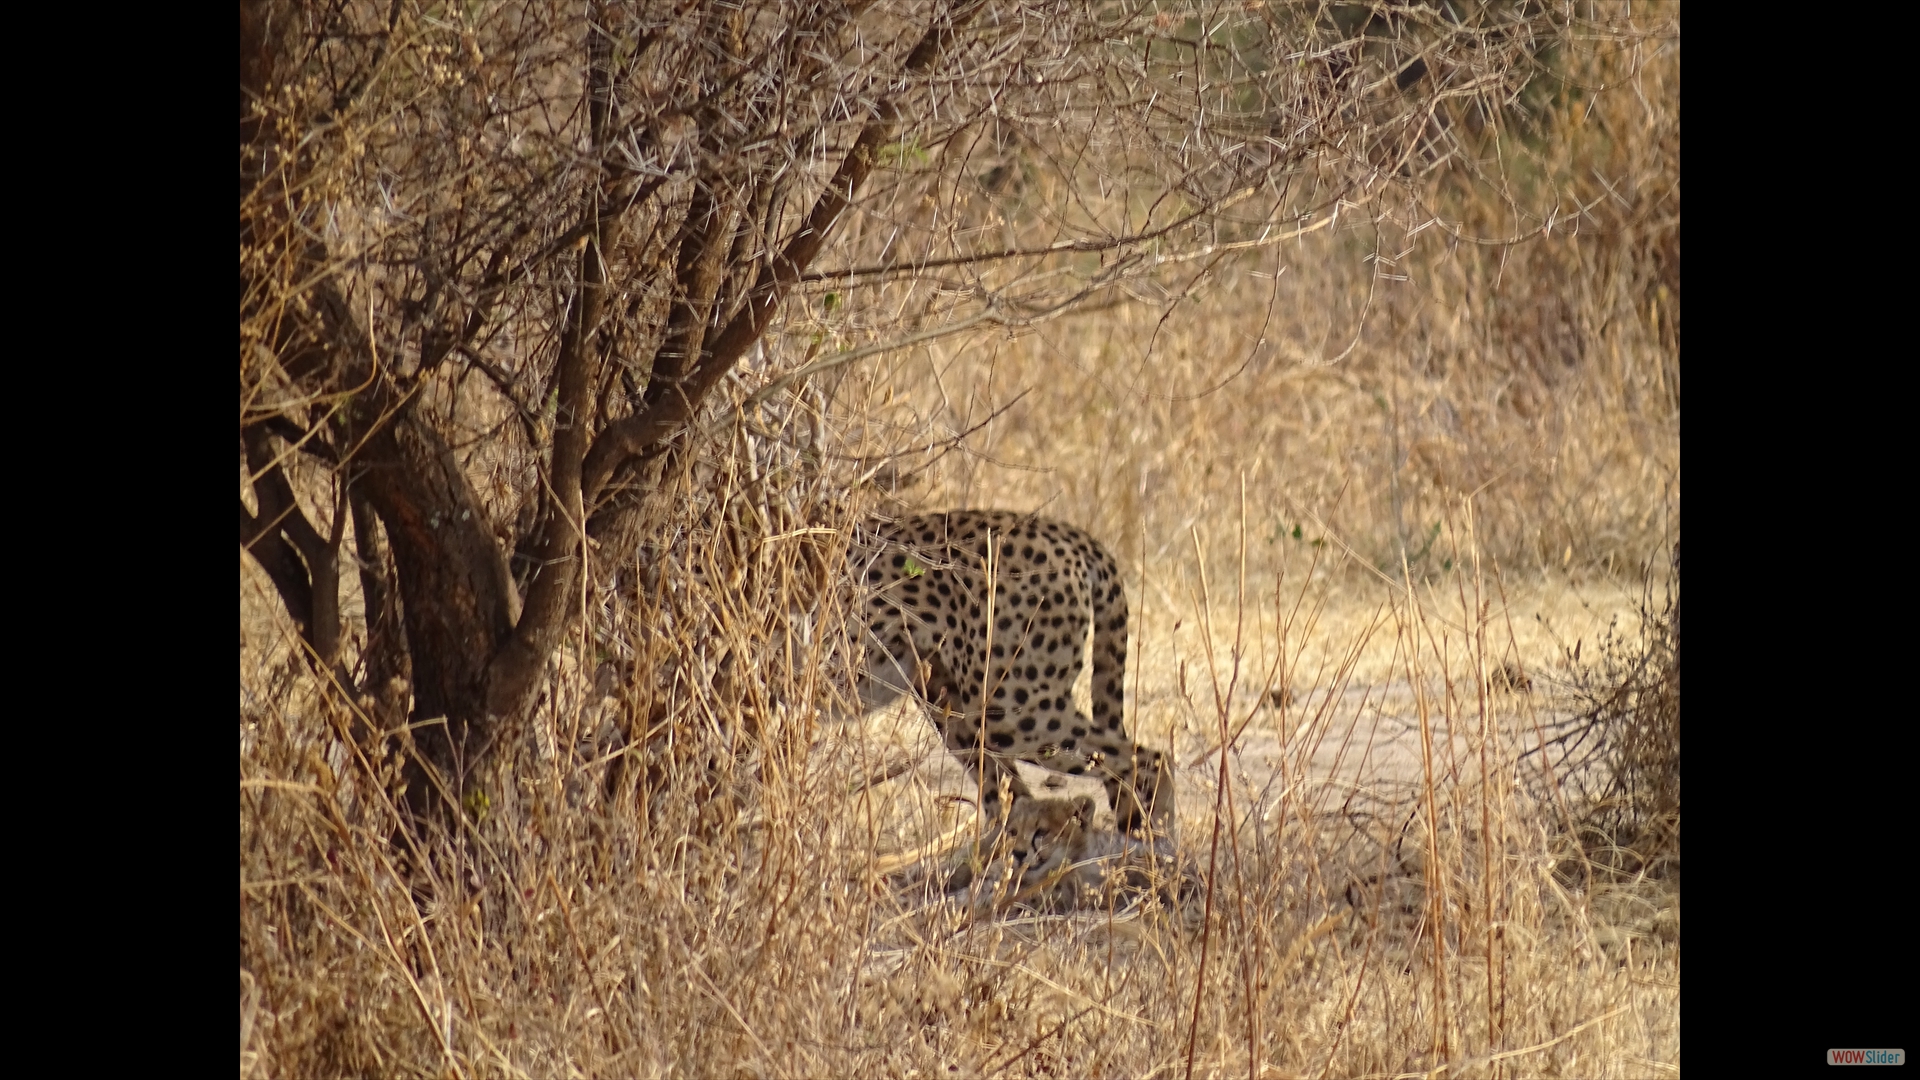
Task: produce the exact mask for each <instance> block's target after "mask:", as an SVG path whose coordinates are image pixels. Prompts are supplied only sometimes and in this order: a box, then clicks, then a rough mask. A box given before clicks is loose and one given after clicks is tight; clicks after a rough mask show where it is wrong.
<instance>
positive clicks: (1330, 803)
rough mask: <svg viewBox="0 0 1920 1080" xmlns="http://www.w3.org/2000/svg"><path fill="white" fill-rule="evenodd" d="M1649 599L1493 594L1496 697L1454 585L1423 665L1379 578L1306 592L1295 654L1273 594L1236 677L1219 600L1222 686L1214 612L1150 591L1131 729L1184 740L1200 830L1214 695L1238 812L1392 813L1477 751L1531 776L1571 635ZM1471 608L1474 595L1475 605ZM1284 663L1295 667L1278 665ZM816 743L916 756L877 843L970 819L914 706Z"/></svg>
mask: <svg viewBox="0 0 1920 1080" xmlns="http://www.w3.org/2000/svg"><path fill="white" fill-rule="evenodd" d="M1250 591H1251V590H1250ZM1269 597H1271V594H1269ZM1637 598H1638V589H1637V587H1636V586H1625V585H1622V584H1619V583H1613V582H1604V581H1602V582H1598V583H1572V582H1566V581H1558V582H1553V581H1549V582H1537V583H1530V584H1527V585H1524V586H1511V585H1510V586H1508V588H1507V590H1506V596H1505V603H1504V604H1502V603H1501V598H1500V597H1498V596H1495V597H1492V598H1491V599H1490V602H1489V603H1488V605H1487V616H1486V617H1485V618H1484V619H1483V620H1482V623H1483V625H1484V626H1485V631H1484V634H1483V635H1481V636H1482V638H1483V639H1484V641H1485V654H1486V658H1485V660H1484V663H1485V665H1486V666H1487V668H1488V669H1489V670H1495V669H1498V668H1500V667H1502V666H1503V665H1509V664H1512V665H1517V668H1518V670H1520V671H1522V672H1524V673H1525V675H1526V678H1527V679H1528V680H1529V681H1530V682H1531V686H1530V687H1529V688H1526V689H1522V690H1518V691H1514V690H1510V689H1506V688H1501V689H1496V690H1493V691H1490V692H1489V693H1488V694H1487V695H1486V696H1485V698H1484V701H1483V699H1482V697H1481V695H1480V694H1479V692H1478V690H1477V689H1476V687H1475V680H1474V679H1473V678H1472V675H1471V672H1472V670H1473V666H1474V663H1475V661H1474V658H1473V657H1472V655H1471V654H1470V651H1469V650H1467V649H1466V648H1465V647H1464V646H1465V644H1466V641H1467V638H1468V634H1467V633H1466V631H1467V628H1468V626H1469V625H1470V623H1469V620H1467V619H1465V618H1462V617H1461V611H1462V610H1463V609H1462V605H1461V603H1460V600H1459V598H1458V597H1457V596H1456V597H1454V598H1452V604H1451V608H1452V612H1451V617H1449V612H1448V610H1447V607H1448V605H1447V600H1448V599H1449V598H1447V597H1426V598H1423V600H1425V601H1426V604H1425V605H1423V606H1427V607H1428V608H1429V610H1428V611H1427V614H1426V621H1425V624H1424V626H1416V627H1413V628H1412V629H1417V630H1419V632H1420V633H1421V635H1422V637H1423V644H1422V648H1421V650H1420V656H1419V659H1418V661H1417V663H1414V664H1412V665H1409V663H1408V660H1407V658H1406V651H1407V650H1406V648H1405V643H1406V639H1407V636H1408V635H1407V633H1403V632H1401V630H1400V624H1401V623H1402V622H1404V619H1401V620H1396V616H1395V615H1394V614H1393V612H1392V611H1391V610H1390V608H1389V607H1388V595H1387V592H1386V590H1385V588H1384V587H1382V588H1381V589H1379V590H1366V589H1360V588H1353V587H1351V585H1349V587H1348V588H1346V589H1340V588H1336V587H1329V588H1326V589H1324V590H1321V591H1320V592H1319V594H1318V595H1317V596H1308V597H1307V598H1306V599H1305V600H1303V601H1302V603H1301V604H1300V606H1299V609H1298V613H1297V614H1296V615H1295V616H1294V624H1293V627H1292V629H1291V630H1290V631H1289V632H1288V634H1287V638H1288V639H1289V640H1288V642H1287V650H1285V651H1283V650H1282V649H1281V636H1280V634H1279V632H1278V629H1277V627H1278V626H1279V625H1281V624H1282V623H1284V621H1285V617H1284V613H1283V614H1282V615H1281V616H1280V617H1276V616H1275V615H1274V614H1273V612H1272V611H1271V607H1272V601H1271V599H1270V598H1269V601H1268V608H1269V610H1268V611H1266V612H1261V613H1255V612H1253V611H1252V610H1249V614H1248V616H1247V618H1246V620H1245V622H1244V623H1243V624H1242V627H1241V631H1240V633H1241V642H1242V648H1241V654H1242V656H1243V660H1242V664H1241V670H1242V673H1241V676H1240V679H1239V682H1238V685H1236V686H1233V687H1232V688H1231V689H1229V687H1228V685H1227V684H1228V683H1229V681H1230V680H1231V677H1232V661H1231V654H1232V638H1233V632H1234V625H1235V619H1234V617H1233V612H1232V611H1231V608H1229V610H1228V611H1227V612H1225V613H1222V612H1221V611H1219V610H1218V609H1216V610H1215V611H1214V612H1213V613H1212V614H1213V626H1212V628H1211V632H1212V638H1213V649H1212V651H1211V655H1213V656H1214V657H1215V658H1216V660H1215V666H1216V669H1217V670H1218V671H1219V672H1220V675H1221V679H1220V687H1219V691H1218V698H1216V696H1215V694H1216V691H1215V686H1214V682H1213V679H1212V677H1211V676H1210V675H1209V673H1208V669H1207V663H1206V660H1207V656H1208V655H1209V651H1208V650H1207V649H1206V647H1205V637H1206V635H1205V633H1204V632H1202V631H1203V627H1202V625H1201V624H1202V623H1203V620H1202V619H1200V618H1198V617H1197V616H1196V614H1195V611H1194V608H1193V607H1192V606H1189V607H1188V608H1187V610H1186V611H1185V612H1184V613H1182V612H1179V611H1178V610H1177V609H1173V608H1170V607H1169V606H1168V605H1165V604H1158V603H1152V602H1149V603H1148V604H1147V605H1146V611H1145V612H1144V617H1143V618H1141V617H1136V620H1135V626H1136V628H1137V630H1136V636H1135V640H1134V643H1133V654H1132V658H1131V664H1130V668H1129V672H1128V681H1129V695H1128V714H1129V716H1128V726H1129V730H1130V731H1132V732H1134V733H1135V737H1136V738H1137V739H1139V740H1140V741H1142V742H1144V743H1147V744H1148V745H1152V746H1157V747H1167V746H1172V747H1173V748H1174V750H1175V751H1176V754H1177V759H1178V762H1179V766H1178V771H1177V773H1176V782H1177V783H1178V785H1179V792H1180V795H1179V804H1178V806H1179V816H1180V819H1181V830H1182V833H1183V834H1184V835H1185V836H1188V837H1192V836H1198V835H1205V830H1207V829H1208V828H1209V827H1210V825H1211V819H1212V814H1213V811H1214V806H1215V802H1216V793H1217V790H1218V778H1219V767H1220V759H1219V756H1218V754H1217V753H1216V752H1215V749H1216V748H1217V747H1218V746H1219V745H1220V744H1221V742H1222V739H1221V726H1222V724H1221V709H1220V708H1219V707H1218V706H1217V705H1216V700H1218V701H1221V702H1224V703H1225V705H1226V708H1225V714H1226V729H1227V732H1228V734H1229V736H1230V739H1229V740H1227V741H1229V742H1230V743H1231V752H1230V754H1229V756H1228V775H1229V779H1230V781H1231V782H1232V785H1233V790H1234V797H1235V803H1236V807H1235V808H1236V810H1237V816H1240V817H1241V818H1242V819H1243V820H1245V819H1247V818H1248V817H1249V816H1254V817H1261V818H1267V819H1271V816H1272V814H1273V812H1274V810H1275V808H1276V807H1278V806H1280V805H1281V804H1282V803H1283V802H1284V803H1286V804H1288V805H1289V806H1290V807H1291V808H1292V809H1294V810H1296V811H1299V810H1306V811H1310V812H1312V813H1314V814H1316V815H1328V814H1332V815H1349V816H1350V814H1351V811H1352V810H1353V809H1354V808H1355V807H1356V806H1365V807H1366V808H1367V809H1368V816H1369V817H1373V816H1379V817H1381V818H1383V819H1384V818H1391V817H1393V816H1395V814H1396V812H1397V811H1398V810H1399V809H1400V808H1406V807H1409V806H1410V805H1411V802H1410V800H1412V799H1414V798H1415V797H1416V796H1417V794H1418V793H1419V791H1420V790H1421V788H1422V786H1423V785H1422V781H1423V778H1424V777H1425V775H1426V774H1427V772H1428V770H1429V769H1431V771H1432V774H1433V776H1434V779H1435V781H1436V787H1437V788H1438V789H1439V790H1442V791H1447V792H1471V791H1475V790H1477V789H1478V781H1479V778H1480V777H1481V776H1482V768H1483V760H1484V764H1485V767H1486V769H1487V770H1488V772H1489V774H1490V775H1492V776H1493V777H1494V778H1495V779H1496V780H1502V781H1504V780H1513V781H1519V782H1520V783H1522V784H1535V783H1537V782H1538V781H1539V780H1540V779H1541V774H1540V772H1539V769H1538V767H1537V763H1538V761H1539V760H1540V757H1541V755H1539V754H1538V753H1535V754H1532V755H1528V754H1527V753H1526V752H1527V751H1528V750H1530V749H1535V748H1537V747H1538V745H1539V743H1540V741H1541V739H1542V737H1543V735H1547V734H1550V733H1551V731H1552V730H1553V728H1554V725H1555V723H1556V722H1557V721H1559V720H1561V719H1564V718H1565V717H1566V716H1567V715H1568V713H1569V709H1570V706H1569V703H1568V701H1567V699H1566V695H1565V693H1564V679H1565V674H1566V654H1567V651H1568V650H1571V649H1573V648H1574V647H1575V645H1576V643H1583V644H1582V650H1583V652H1584V651H1586V650H1591V649H1593V648H1594V644H1595V641H1596V640H1597V637H1598V635H1600V634H1601V633H1602V632H1603V631H1605V629H1606V628H1607V626H1608V624H1609V623H1610V622H1611V621H1613V620H1616V619H1617V620H1618V623H1619V625H1620V626H1621V627H1623V628H1631V627H1632V626H1634V625H1636V623H1635V616H1634V605H1635V602H1636V601H1637ZM1251 606H1252V605H1251V602H1250V603H1249V608H1250V609H1251ZM1475 606H1477V605H1473V604H1471V602H1470V601H1469V603H1468V604H1467V605H1466V610H1472V608H1473V607H1475ZM1183 616H1184V617H1183ZM1276 657H1279V658H1281V659H1282V661H1283V662H1282V663H1280V664H1279V665H1276V663H1275V660H1276ZM1443 657H1444V661H1443V660H1442V658H1443ZM1410 668H1411V670H1410ZM1269 671H1275V674H1274V675H1272V676H1271V677H1270V676H1269V674H1268V673H1269ZM1279 671H1288V672H1290V673H1291V678H1285V677H1282V676H1281V675H1280V674H1279V673H1278V672H1279ZM1449 674H1451V676H1452V678H1451V682H1450V681H1449V679H1448V677H1447V676H1448V675H1449ZM1416 678H1417V682H1416ZM1493 681H1494V682H1495V683H1499V682H1501V681H1502V679H1500V678H1499V677H1496V678H1495V679H1494V680H1493ZM1085 682H1086V680H1085V678H1084V677H1083V680H1082V686H1081V687H1080V688H1078V689H1079V693H1078V695H1077V696H1079V697H1080V699H1081V702H1082V707H1083V708H1084V707H1085V698H1086V695H1085ZM1183 687H1184V689H1183ZM1423 728H1424V730H1425V732H1426V737H1425V738H1424V739H1423V737H1422V731H1423ZM1482 731H1484V732H1486V735H1487V738H1485V739H1483V738H1482V737H1481V733H1482ZM1483 750H1484V754H1483ZM818 751H819V754H820V756H819V758H818V759H817V762H818V763H819V764H821V765H823V766H825V767H829V768H833V769H835V770H836V771H844V773H845V775H848V776H852V777H856V778H857V777H860V776H876V775H880V774H883V773H886V772H889V771H892V770H893V769H895V768H899V767H902V766H904V765H906V764H907V763H908V762H912V763H914V764H913V767H912V769H911V770H910V771H909V772H906V773H904V774H902V775H900V776H898V777H897V778H895V779H891V780H888V781H886V782H885V783H882V784H879V785H876V786H875V787H874V788H873V789H872V790H873V793H874V795H875V802H876V807H875V809H876V811H877V812H876V813H875V815H874V823H873V826H872V828H873V832H874V840H875V844H876V848H877V849H878V850H882V851H901V850H907V849H910V848H912V847H913V846H914V845H917V844H923V843H925V842H926V841H927V839H929V838H931V837H934V836H937V835H939V834H941V833H943V832H946V831H948V830H950V829H952V828H953V827H954V826H955V825H956V824H958V823H960V822H962V821H964V820H967V819H969V818H970V817H971V809H970V807H969V806H968V804H967V802H966V801H965V800H966V799H967V797H968V796H970V795H971V794H972V790H971V789H972V787H973V785H972V783H971V782H970V781H969V780H968V779H967V778H966V776H965V774H964V772H963V771H962V770H961V768H960V766H959V765H958V764H957V763H956V762H955V761H953V759H952V758H951V757H950V756H949V755H948V754H947V753H946V752H945V751H944V750H943V749H942V747H941V745H940V741H939V739H938V737H937V736H936V735H935V733H934V731H933V728H932V725H931V724H929V723H927V722H926V720H925V719H924V717H923V716H922V715H921V714H920V712H919V711H918V709H917V708H916V707H914V706H912V705H911V704H909V703H906V702H902V703H899V704H897V705H895V706H894V707H891V708H888V709H885V710H880V711H877V712H874V713H872V714H869V715H868V716H866V717H864V718H862V719H861V720H860V721H859V722H857V723H852V724H834V725H829V726H828V727H827V728H825V729H823V731H822V738H821V740H820V743H819V746H818ZM1033 775H1034V777H1039V776H1043V775H1044V774H1041V773H1039V772H1037V771H1036V772H1035V773H1034V774H1033ZM1030 779H1033V777H1030ZM1055 783H1056V787H1055V790H1054V792H1053V793H1054V794H1057V795H1060V796H1063V797H1065V796H1071V795H1073V794H1078V793H1081V792H1083V791H1086V792H1095V791H1098V785H1097V784H1095V783H1093V782H1092V781H1079V780H1073V779H1072V778H1057V779H1056V781H1055Z"/></svg>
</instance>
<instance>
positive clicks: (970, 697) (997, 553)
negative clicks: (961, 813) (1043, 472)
mask: <svg viewBox="0 0 1920 1080" xmlns="http://www.w3.org/2000/svg"><path fill="white" fill-rule="evenodd" d="M849 558H850V559H851V561H852V563H853V570H854V572H855V577H856V580H857V581H858V583H859V584H860V586H861V587H862V590H863V595H864V598H863V599H861V600H860V601H859V604H858V607H857V609H856V610H855V612H854V622H855V628H856V630H857V632H858V636H859V637H860V638H861V639H862V640H863V643H864V645H865V653H864V656H865V659H864V663H862V664H861V666H860V674H859V677H858V693H859V698H860V701H861V704H862V706H863V707H864V708H866V709H869V710H871V709H877V708H881V707H884V706H886V705H888V704H890V703H892V702H894V701H897V700H898V699H899V698H900V697H902V696H904V695H912V696H913V697H914V698H917V699H918V700H919V702H920V703H921V704H922V705H923V706H925V707H926V711H927V712H928V714H929V716H930V718H931V719H932V720H933V723H934V726H935V727H936V728H937V729H938V730H939V733H940V735H941V738H942V741H943V743H944V744H945V746H946V749H947V751H948V753H950V754H952V755H953V757H955V758H956V759H958V760H959V761H960V763H961V764H962V765H963V766H964V767H965V768H966V769H967V772H968V775H969V777H970V779H972V780H974V781H975V782H976V783H977V784H978V785H979V789H980V791H981V806H980V810H981V811H982V812H983V813H986V814H988V815H989V816H990V817H997V816H998V814H999V808H998V807H997V805H996V803H997V800H998V799H999V798H1000V797H1001V792H1002V789H1003V787H1004V788H1005V790H1006V791H1007V792H1008V793H1009V794H1010V795H1011V796H1012V798H1013V802H1014V805H1015V806H1017V805H1018V803H1019V802H1020V801H1021V800H1022V799H1027V798H1032V797H1033V796H1032V793H1031V792H1030V791H1028V789H1027V788H1026V786H1025V784H1024V783H1023V782H1022V780H1021V778H1020V775H1019V770H1018V769H1017V768H1016V767H1015V766H1014V764H1013V763H1014V762H1017V761H1024V762H1029V763H1031V764H1033V765H1037V766H1039V767H1040V768H1042V769H1047V770H1052V771H1054V772H1060V773H1066V774H1069V775H1072V776H1092V777H1095V778H1097V779H1099V780H1100V781H1101V782H1102V783H1103V785H1104V786H1105V789H1106V794H1107V803H1108V805H1109V806H1111V807H1112V809H1113V814H1114V823H1115V825H1116V827H1117V828H1118V829H1120V830H1121V831H1122V832H1124V833H1127V834H1129V835H1134V836H1141V837H1161V838H1165V839H1171V838H1172V837H1173V835H1174V826H1175V820H1174V813H1173V810H1174V788H1173V771H1172V766H1171V759H1170V758H1169V756H1168V755H1167V754H1166V753H1164V752H1162V751H1159V750H1155V749H1153V748H1151V747H1147V746H1144V745H1142V744H1140V743H1138V742H1136V741H1135V740H1134V739H1133V738H1132V737H1130V736H1129V735H1128V734H1127V730H1126V726H1125V723H1124V715H1125V682H1126V663H1127V599H1126V591H1125V588H1124V587H1123V583H1122V580H1121V576H1120V568H1119V564H1118V563H1117V562H1116V561H1115V560H1114V558H1113V556H1112V554H1111V553H1109V552H1108V551H1107V549H1106V548H1105V547H1104V546H1102V545H1101V544H1100V542H1099V541H1098V540H1096V539H1094V538H1093V536H1091V535H1090V534H1088V533H1087V532H1086V531H1085V530H1082V529H1079V528H1077V527H1075V526H1073V525H1069V524H1067V523H1065V522H1062V521H1056V520H1053V519H1051V518H1047V517H1042V516H1040V515H1038V514H1032V513H1022V512H1018V511H1010V510H949V511H944V512H938V513H926V514H918V515H914V516H911V517H907V518H905V519H903V520H895V521H891V522H887V521H875V522H871V523H869V524H868V525H867V526H865V527H863V528H861V529H860V530H859V531H858V532H857V533H856V535H855V537H854V538H853V544H852V546H851V548H850V551H849ZM989 579H991V586H992V587H991V590H989V587H988V585H989ZM1089 633H1091V643H1092V666H1093V673H1092V695H1091V697H1092V715H1091V716H1088V715H1087V714H1086V713H1084V712H1082V711H1081V710H1080V708H1079V707H1078V705H1077V704H1076V703H1075V702H1074V701H1073V687H1074V683H1075V681H1076V680H1077V679H1078V677H1079V676H1080V674H1081V672H1082V671H1083V670H1084V669H1085V667H1086V651H1087V645H1088V641H1089Z"/></svg>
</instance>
